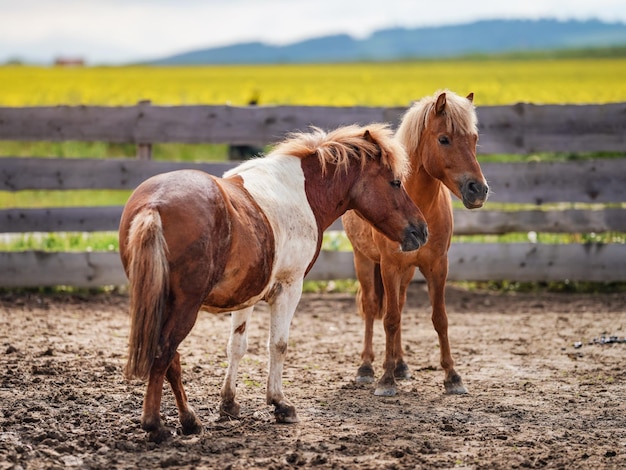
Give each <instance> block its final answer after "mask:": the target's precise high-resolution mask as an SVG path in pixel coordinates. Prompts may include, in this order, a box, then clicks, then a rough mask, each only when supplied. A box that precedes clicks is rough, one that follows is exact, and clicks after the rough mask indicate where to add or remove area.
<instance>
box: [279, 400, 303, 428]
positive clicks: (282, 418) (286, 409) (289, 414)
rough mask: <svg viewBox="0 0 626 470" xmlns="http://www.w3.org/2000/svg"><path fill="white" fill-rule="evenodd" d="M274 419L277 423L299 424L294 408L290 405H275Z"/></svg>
mask: <svg viewBox="0 0 626 470" xmlns="http://www.w3.org/2000/svg"><path fill="white" fill-rule="evenodd" d="M274 417H275V418H276V422H277V423H281V424H294V423H298V422H300V420H299V419H298V415H297V414H296V408H295V406H292V405H282V404H281V405H275V407H274Z"/></svg>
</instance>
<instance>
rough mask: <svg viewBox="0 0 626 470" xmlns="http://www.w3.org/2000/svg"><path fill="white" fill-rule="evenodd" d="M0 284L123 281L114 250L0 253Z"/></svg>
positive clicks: (93, 284) (89, 284) (88, 284)
mask: <svg viewBox="0 0 626 470" xmlns="http://www.w3.org/2000/svg"><path fill="white" fill-rule="evenodd" d="M0 266H2V269H0V286H2V287H44V286H62V285H66V286H74V287H100V286H107V285H123V284H125V283H126V281H125V275H124V271H123V269H122V264H121V262H120V257H119V254H118V253H115V252H111V253H104V252H91V253H50V252H43V251H24V252H0Z"/></svg>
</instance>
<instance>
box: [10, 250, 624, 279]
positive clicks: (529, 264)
mask: <svg viewBox="0 0 626 470" xmlns="http://www.w3.org/2000/svg"><path fill="white" fill-rule="evenodd" d="M625 265H626V245H620V244H611V245H601V244H590V245H547V244H531V243H509V244H491V243H485V244H482V243H457V244H453V245H452V247H451V249H450V271H449V276H448V279H449V280H451V281H489V280H492V281H497V280H515V281H564V280H569V281H597V282H613V281H624V280H626V269H624V266H625ZM0 266H2V269H1V270H0V286H2V287H37V286H55V285H71V286H77V287H97V286H105V285H123V284H125V283H126V277H125V275H124V273H123V270H122V267H121V263H120V260H119V255H118V254H117V253H113V252H110V253H43V252H33V251H29V252H0ZM354 277H355V274H354V266H353V263H352V253H350V252H327V251H323V252H322V253H320V257H319V258H318V260H317V262H316V263H315V266H314V267H313V269H312V270H311V272H310V273H309V275H308V276H307V279H309V280H329V279H353V278H354ZM415 279H416V280H419V279H421V275H420V274H419V273H418V274H416V276H415Z"/></svg>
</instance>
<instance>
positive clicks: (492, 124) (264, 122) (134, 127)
mask: <svg viewBox="0 0 626 470" xmlns="http://www.w3.org/2000/svg"><path fill="white" fill-rule="evenodd" d="M405 111H406V108H404V107H390V108H374V107H365V106H352V107H328V106H242V107H237V106H152V105H150V104H149V103H140V104H138V105H136V106H126V107H122V106H120V107H101V106H51V107H30V108H7V107H0V140H24V141H29V140H34V141H45V140H50V141H62V140H78V141H105V142H118V143H135V144H145V143H159V142H180V143H229V144H261V145H265V144H270V143H273V142H276V141H278V140H280V139H282V138H283V137H284V136H285V134H286V133H288V132H292V131H296V130H306V129H307V128H308V127H309V126H311V125H314V126H319V127H322V128H326V129H333V128H335V127H339V126H342V125H347V124H354V123H358V124H363V125H365V124H368V123H370V122H389V123H392V124H394V125H397V124H398V123H399V121H400V119H401V117H402V115H403V113H404V112H405ZM477 113H478V121H479V126H480V127H479V130H480V135H481V137H480V152H481V153H484V154H489V153H519V154H526V153H531V152H541V151H548V152H597V151H623V150H624V149H625V148H626V103H611V104H602V105H595V104H591V105H570V104H566V105H542V106H538V105H534V104H531V103H518V104H516V105H513V106H479V107H478V108H477Z"/></svg>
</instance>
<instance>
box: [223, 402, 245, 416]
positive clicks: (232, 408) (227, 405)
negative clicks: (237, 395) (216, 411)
mask: <svg viewBox="0 0 626 470" xmlns="http://www.w3.org/2000/svg"><path fill="white" fill-rule="evenodd" d="M240 410H241V407H240V406H239V403H237V402H236V401H229V402H222V404H221V405H220V419H221V420H226V419H238V418H239V411H240Z"/></svg>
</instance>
